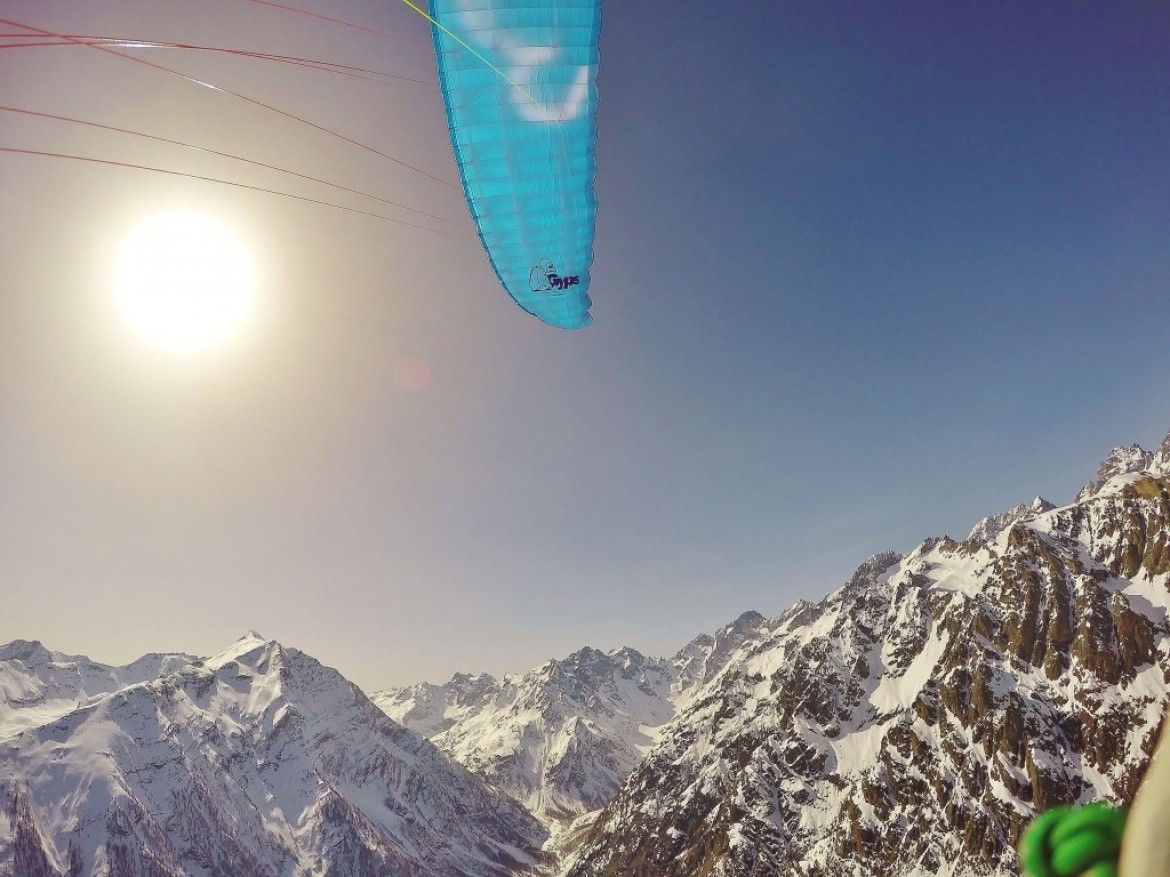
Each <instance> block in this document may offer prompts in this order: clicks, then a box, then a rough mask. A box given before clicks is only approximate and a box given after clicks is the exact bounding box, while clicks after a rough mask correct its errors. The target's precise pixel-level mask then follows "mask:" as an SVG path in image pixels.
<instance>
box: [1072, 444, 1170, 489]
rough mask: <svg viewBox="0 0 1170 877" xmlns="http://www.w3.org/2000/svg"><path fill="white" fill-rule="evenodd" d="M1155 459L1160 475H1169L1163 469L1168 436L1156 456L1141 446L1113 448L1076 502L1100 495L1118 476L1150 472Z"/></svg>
mask: <svg viewBox="0 0 1170 877" xmlns="http://www.w3.org/2000/svg"><path fill="white" fill-rule="evenodd" d="M1155 459H1157V462H1158V466H1159V469H1160V470H1161V471H1160V474H1170V468H1163V467H1164V466H1165V465H1166V464H1170V435H1168V436H1167V437H1166V441H1164V442H1163V443H1162V448H1161V449H1160V450H1159V452H1158V454H1156V455H1155V454H1153V453H1151V452H1150V451H1147V450H1145V449H1143V448H1142V446H1141V445H1136V444H1134V445H1129V446H1128V447H1124V448H1114V449H1113V450H1112V451H1110V452H1109V454H1108V455H1107V456H1106V457H1105V459H1104V460H1102V461H1101V465H1100V466H1098V467H1097V479H1096V480H1095V481H1092V482H1090V483H1089V484H1086V485H1085V486H1084V487H1082V488H1081V489H1080V492H1079V493H1077V502H1084V501H1085V500H1087V499H1090V498H1091V497H1094V496H1096V495H1097V494H1098V493H1100V491H1101V488H1102V487H1104V486H1105V485H1106V484H1107V483H1108V482H1109V481H1110V480H1112V479H1114V478H1116V477H1117V476H1119V475H1131V474H1134V473H1137V472H1148V471H1152V469H1153V466H1154V463H1155Z"/></svg>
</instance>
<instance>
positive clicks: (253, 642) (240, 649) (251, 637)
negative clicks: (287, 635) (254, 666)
mask: <svg viewBox="0 0 1170 877" xmlns="http://www.w3.org/2000/svg"><path fill="white" fill-rule="evenodd" d="M280 648H281V647H280V643H278V642H277V641H276V640H266V639H265V638H264V637H263V636H261V635H260V634H259V633H257V632H256V631H254V630H249V631H248V632H247V633H246V634H244V635H243V636H242V637H240V638H239V639H238V640H236V641H235V642H234V643H232V644H231V645H230V646H228V647H227V648H226V649H224V650H223V651H222V652H220V653H218V654H216V655H212V656H211V657H210V658H208V659H207V660H206V661H205V662H204V663H206V665H207V666H208V667H211V668H212V669H213V670H214V669H218V668H219V667H222V666H224V665H225V664H229V663H231V662H232V661H241V659H243V658H245V657H246V656H248V655H252V654H253V653H257V654H258V653H260V652H267V651H269V650H270V649H275V650H278V651H279V650H280ZM243 663H250V662H248V661H243Z"/></svg>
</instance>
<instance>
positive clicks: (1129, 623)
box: [0, 436, 1170, 877]
mask: <svg viewBox="0 0 1170 877" xmlns="http://www.w3.org/2000/svg"><path fill="white" fill-rule="evenodd" d="M1168 609H1170V436H1168V437H1167V440H1166V442H1164V443H1163V445H1162V447H1161V448H1160V449H1159V451H1158V452H1156V453H1150V452H1147V451H1144V450H1142V449H1141V448H1139V447H1137V446H1131V447H1129V448H1119V449H1117V450H1115V451H1113V452H1112V453H1111V454H1110V455H1109V457H1108V458H1107V459H1106V460H1105V461H1104V462H1103V463H1102V464H1101V467H1100V469H1099V470H1098V473H1097V477H1096V479H1095V480H1094V481H1093V482H1092V483H1090V484H1088V485H1086V487H1085V488H1084V489H1083V490H1082V491H1081V492H1080V493H1079V494H1078V495H1077V497H1076V500H1075V501H1074V502H1073V503H1071V504H1069V505H1065V506H1060V507H1057V506H1054V505H1053V504H1052V503H1049V502H1047V501H1045V500H1042V499H1037V500H1035V501H1034V502H1032V503H1030V504H1022V505H1019V506H1016V507H1015V508H1013V509H1010V510H1008V511H1007V512H1004V513H1001V514H998V515H991V516H989V517H987V518H984V519H983V520H982V521H980V522H979V523H977V524H976V525H975V527H974V529H973V530H972V531H971V533H970V535H969V536H968V537H967V538H966V539H964V540H963V541H961V542H960V541H956V540H954V539H950V538H947V537H937V538H931V539H928V540H926V541H925V542H924V543H922V544H921V545H920V546H918V547H917V548H916V549H914V550H913V551H911V552H910V553H909V554H906V555H900V554H896V553H892V552H891V553H886V554H883V555H879V556H876V557H873V558H870V559H869V560H868V561H866V562H865V563H863V564H862V565H861V567H860V568H859V569H858V570H857V572H856V573H855V574H854V576H853V577H852V578H851V579H850V581H849V582H847V583H846V584H845V585H844V586H843V587H842V588H841V589H840V590H839V591H837V592H836V593H834V594H832V595H831V596H829V597H828V598H826V599H825V600H823V601H821V602H819V603H809V602H800V603H798V604H797V605H795V606H793V607H792V608H791V609H789V610H788V611H787V612H785V613H783V614H782V615H780V616H779V617H777V618H772V619H765V618H764V617H763V616H761V615H759V614H757V613H754V612H749V613H745V614H744V615H742V616H741V617H740V618H739V619H737V620H736V621H735V622H733V623H732V624H729V625H727V626H726V627H724V628H721V629H720V630H718V631H717V632H716V633H715V634H714V635H713V636H707V635H704V636H700V637H698V638H696V639H695V640H693V641H692V642H691V643H689V644H688V645H686V646H685V647H683V648H682V649H681V650H680V651H679V652H678V653H677V654H675V655H674V656H672V657H669V658H653V657H646V656H644V655H642V654H640V653H639V652H637V651H635V650H633V649H631V648H624V649H618V650H614V651H610V652H600V651H598V650H596V649H592V648H584V649H581V650H579V651H578V652H576V653H574V654H572V655H570V656H568V657H567V658H564V659H561V660H553V661H549V662H547V663H545V664H543V665H542V666H540V667H538V668H536V669H534V670H532V671H530V672H528V673H522V674H514V675H509V676H505V677H503V678H502V679H495V678H493V677H491V676H487V675H466V674H460V675H457V676H455V677H454V678H453V679H452V680H451V681H450V682H448V683H447V684H445V685H428V684H424V685H417V686H413V687H409V688H401V689H392V690H387V691H382V692H378V693H375V694H374V695H373V697H372V699H367V698H366V697H365V695H364V694H362V692H360V691H359V690H358V689H357V688H356V687H354V686H353V685H352V684H350V683H349V682H347V681H346V680H345V679H344V678H342V677H341V676H340V674H338V673H337V672H336V671H334V670H331V669H329V668H327V667H324V666H322V665H321V664H319V663H318V662H317V661H315V660H314V659H312V658H310V657H308V656H307V655H304V654H302V653H300V652H297V651H296V650H294V649H288V648H284V647H282V646H280V645H279V644H278V643H275V642H269V641H265V640H264V639H263V638H261V637H258V636H256V635H251V634H250V635H249V636H246V637H244V638H243V639H242V640H240V641H239V642H238V643H236V644H235V645H234V646H232V647H231V648H229V649H228V650H227V651H225V652H223V653H221V654H220V655H217V656H215V657H213V658H209V659H206V660H203V661H201V660H198V659H195V658H192V657H191V656H187V655H150V656H147V657H145V658H143V659H140V660H139V661H137V662H135V663H134V664H131V665H128V666H127V667H104V666H102V665H100V664H95V663H93V662H90V661H88V660H86V659H84V658H80V657H75V656H69V655H62V654H59V653H55V652H49V651H47V650H46V649H44V648H43V647H42V646H40V644H39V643H28V642H16V643H11V644H9V645H8V646H4V647H0V806H2V809H0V877H41V875H53V877H63V875H69V877H82V875H85V877H89V875H101V877H125V875H135V877H137V875H151V877H179V875H191V877H212V875H233V877H235V875H249V877H251V875H257V877H259V875H273V877H302V875H304V877H308V875H329V877H356V875H387V874H389V875H410V877H414V875H418V877H424V875H425V877H459V875H468V877H472V875H474V877H496V875H499V877H503V875H538V874H541V875H551V874H561V875H567V877H602V875H606V877H619V875H620V877H676V875H677V877H682V875H688V877H689V875H693V874H704V875H710V877H749V875H750V877H770V875H777V877H779V875H807V877H814V875H816V877H822V875H824V877H828V875H833V877H837V875H853V874H857V875H862V874H864V875H867V877H869V875H872V877H884V875H889V877H893V875H898V877H916V875H926V874H931V875H934V874H941V875H956V877H957V875H972V877H976V875H978V877H983V875H994V877H1007V875H1009V874H1015V873H1016V860H1015V853H1014V852H1013V851H1012V847H1013V844H1014V842H1015V840H1016V839H1017V837H1018V835H1019V833H1020V831H1021V830H1022V828H1023V826H1025V825H1026V824H1027V822H1028V821H1029V820H1030V819H1031V818H1032V816H1033V814H1034V813H1035V812H1036V811H1037V810H1038V809H1043V808H1045V807H1048V806H1051V805H1052V804H1055V803H1062V802H1068V801H1075V800H1088V799H1094V798H1106V799H1109V800H1114V801H1126V800H1128V799H1129V798H1130V797H1131V796H1132V795H1133V793H1134V790H1135V788H1136V785H1137V781H1138V779H1139V777H1140V775H1141V772H1142V770H1143V769H1144V766H1145V764H1146V762H1147V761H1148V758H1149V753H1150V751H1151V748H1152V745H1153V741H1154V739H1155V737H1154V734H1155V730H1156V727H1157V724H1158V722H1159V720H1160V718H1161V715H1162V711H1163V707H1164V705H1165V704H1166V702H1167V696H1168V689H1170V682H1168V680H1170V636H1168V634H1170V627H1168V621H1167V618H1168V616H1167V610H1168Z"/></svg>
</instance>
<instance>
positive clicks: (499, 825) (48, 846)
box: [0, 634, 545, 877]
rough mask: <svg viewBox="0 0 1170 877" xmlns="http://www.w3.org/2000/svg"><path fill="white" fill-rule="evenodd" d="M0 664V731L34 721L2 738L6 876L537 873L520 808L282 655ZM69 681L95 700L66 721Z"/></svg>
mask: <svg viewBox="0 0 1170 877" xmlns="http://www.w3.org/2000/svg"><path fill="white" fill-rule="evenodd" d="M0 654H3V655H5V656H6V657H5V659H4V661H3V663H0V676H2V678H3V680H4V681H3V688H2V689H0V690H2V691H3V692H4V694H5V700H6V708H7V709H8V710H9V711H10V712H9V716H10V717H11V715H12V712H13V711H15V712H16V713H17V714H18V715H19V713H20V712H21V711H22V710H23V709H36V710H39V711H40V715H39V717H38V718H37V720H36V721H30V720H28V719H26V718H22V719H21V720H19V721H16V722H12V721H11V720H10V721H6V722H5V723H3V724H0V808H2V809H0V874H3V875H5V877H59V875H69V877H80V875H102V877H220V875H222V877H244V875H246V877H285V875H292V874H297V875H302V874H303V875H309V874H312V875H330V877H358V875H362V877H375V875H387V874H394V875H403V877H458V875H465V877H503V875H508V874H518V873H524V872H526V871H529V870H530V869H531V868H532V866H534V865H535V864H536V863H537V862H538V860H539V857H540V853H539V848H540V846H541V844H542V843H543V841H544V839H545V833H544V831H543V829H541V827H540V825H539V824H538V823H537V822H536V821H535V820H534V819H533V818H532V817H531V816H530V815H529V814H528V813H526V812H525V811H524V810H523V808H521V807H520V806H519V805H518V804H516V803H515V802H513V801H512V800H510V799H509V798H506V797H505V796H503V795H501V794H500V793H498V792H496V791H494V790H492V789H491V788H489V787H488V786H487V785H486V784H485V783H484V782H482V781H481V780H480V779H478V778H477V777H475V776H474V775H473V774H471V773H470V772H469V771H467V770H466V769H464V768H463V767H461V766H460V765H458V764H457V763H455V762H453V761H452V760H451V759H449V758H447V757H446V756H445V755H444V754H443V753H442V752H440V751H439V750H438V749H436V748H435V747H434V746H433V745H432V744H430V743H429V742H428V741H427V740H426V739H425V738H423V737H421V736H420V735H418V734H416V733H414V732H413V731H410V730H409V729H407V728H404V727H402V726H401V725H398V724H396V723H394V722H392V721H390V720H389V719H388V718H387V717H386V716H385V714H384V713H382V712H381V711H380V710H379V709H377V707H375V706H374V705H373V704H372V703H370V701H369V700H368V699H367V698H366V696H365V695H364V694H363V693H362V692H361V691H360V690H359V689H358V688H356V687H355V686H354V685H352V684H351V683H349V682H347V681H346V680H345V679H344V678H343V677H342V676H341V675H340V674H339V673H338V672H337V671H335V670H332V669H330V668H328V667H325V666H323V665H321V664H320V663H318V662H317V661H315V660H314V659H313V658H311V657H309V656H308V655H305V654H303V653H301V652H298V651H296V650H295V649H286V648H283V647H282V646H280V645H279V644H278V643H275V642H268V641H265V640H264V639H263V638H261V637H259V636H257V635H255V634H249V635H248V636H245V637H244V638H243V639H241V640H240V641H239V642H237V643H235V644H234V645H233V646H232V647H230V648H229V649H227V650H226V651H224V652H222V653H220V654H218V655H216V656H215V657H213V658H210V659H208V660H206V661H198V660H196V661H190V662H185V661H184V662H182V664H181V666H178V667H177V668H176V666H175V665H176V663H177V662H179V661H180V658H179V657H177V656H166V657H164V658H161V659H159V660H156V661H153V662H151V663H150V665H149V667H146V666H143V663H142V662H136V663H135V664H134V665H131V668H135V669H130V668H105V669H104V670H102V669H101V668H100V666H98V665H93V664H92V662H87V661H84V659H82V660H76V659H73V658H69V657H68V656H63V655H57V654H55V653H52V652H48V651H47V650H45V649H44V648H43V647H41V646H40V645H39V644H36V643H14V644H12V645H10V646H8V647H6V648H5V650H4V652H3V653H0ZM95 668H96V669H95ZM153 668H157V669H158V671H159V673H158V675H156V676H155V678H152V679H145V680H142V681H133V680H134V679H135V678H136V676H143V675H148V674H147V673H146V670H147V669H153ZM73 670H80V671H81V676H82V679H83V682H84V681H85V679H86V678H92V679H94V680H97V682H96V689H97V692H96V693H94V694H92V695H91V696H87V695H90V693H91V692H93V691H95V688H94V687H87V686H86V685H82V687H81V688H80V689H79V699H78V700H77V701H76V702H74V703H71V704H68V706H66V705H65V701H66V700H67V698H64V697H61V696H60V695H62V694H63V693H64V692H65V691H66V690H68V685H66V684H65V683H64V682H63V681H62V680H65V679H68V678H69V674H70V673H71V672H72V671H73ZM136 671H139V672H136ZM109 679H124V680H129V681H128V684H125V685H123V686H122V687H118V688H114V689H113V690H106V691H101V690H100V689H101V688H102V687H103V686H104V683H105V681H107V680H109ZM55 682H56V683H59V684H56V685H55V684H54V683H55ZM41 691H43V692H45V693H46V694H45V696H44V697H43V698H40V699H38V695H37V692H41ZM10 692H15V693H17V695H18V696H17V697H16V698H12V697H10V696H9V693H10ZM52 714H55V715H52Z"/></svg>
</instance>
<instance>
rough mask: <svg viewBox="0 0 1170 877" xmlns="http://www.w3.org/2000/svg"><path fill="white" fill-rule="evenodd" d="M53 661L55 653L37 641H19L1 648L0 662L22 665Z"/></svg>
mask: <svg viewBox="0 0 1170 877" xmlns="http://www.w3.org/2000/svg"><path fill="white" fill-rule="evenodd" d="M51 660H53V653H52V652H50V651H49V650H48V649H46V648H45V647H44V646H43V645H42V644H41V641H40V640H37V639H31V640H26V639H17V640H13V641H12V642H10V643H8V644H6V645H2V646H0V661H20V662H21V663H22V664H34V663H41V662H44V661H51Z"/></svg>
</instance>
